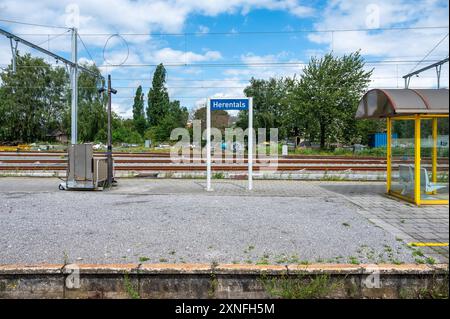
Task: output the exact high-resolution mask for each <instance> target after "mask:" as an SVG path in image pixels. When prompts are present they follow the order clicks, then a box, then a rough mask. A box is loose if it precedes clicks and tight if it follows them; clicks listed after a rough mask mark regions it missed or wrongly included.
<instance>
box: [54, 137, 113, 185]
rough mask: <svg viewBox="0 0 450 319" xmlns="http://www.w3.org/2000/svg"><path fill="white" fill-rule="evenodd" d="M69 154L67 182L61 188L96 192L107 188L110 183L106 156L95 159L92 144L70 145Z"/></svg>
mask: <svg viewBox="0 0 450 319" xmlns="http://www.w3.org/2000/svg"><path fill="white" fill-rule="evenodd" d="M68 153H69V162H68V165H69V166H68V170H67V182H66V183H65V185H63V184H61V186H60V188H64V189H66V188H67V189H78V190H83V189H84V190H89V189H91V190H94V189H98V188H99V187H103V186H105V184H106V183H107V181H108V159H107V157H106V156H96V157H94V149H93V145H92V144H75V145H70V146H69V152H68ZM113 167H114V164H113ZM113 175H114V173H113Z"/></svg>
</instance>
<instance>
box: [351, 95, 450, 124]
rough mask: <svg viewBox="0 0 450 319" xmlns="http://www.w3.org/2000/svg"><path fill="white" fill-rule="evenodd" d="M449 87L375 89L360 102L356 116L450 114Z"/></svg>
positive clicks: (383, 116) (373, 117)
mask: <svg viewBox="0 0 450 319" xmlns="http://www.w3.org/2000/svg"><path fill="white" fill-rule="evenodd" d="M448 99H449V95H448V89H420V90H419V89H373V90H370V91H368V92H367V93H366V94H364V96H363V97H362V99H361V101H360V102H359V106H358V110H357V111H356V118H358V119H369V118H372V119H376V118H385V117H390V116H396V115H397V116H399V115H413V114H448Z"/></svg>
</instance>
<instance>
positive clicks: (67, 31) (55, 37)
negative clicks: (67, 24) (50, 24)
mask: <svg viewBox="0 0 450 319" xmlns="http://www.w3.org/2000/svg"><path fill="white" fill-rule="evenodd" d="M70 31H71V30H70V29H69V30H66V31H65V32H63V33H60V34H56V35H54V36H53V37H49V38H48V39H47V40H45V41H44V42H41V43H38V44H36V45H37V46H41V45H43V44H46V43H47V42H50V41H52V40H54V39H57V38H59V37H61V36H63V35H65V34H68V33H69V32H70Z"/></svg>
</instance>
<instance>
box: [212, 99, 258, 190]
mask: <svg viewBox="0 0 450 319" xmlns="http://www.w3.org/2000/svg"><path fill="white" fill-rule="evenodd" d="M211 110H224V111H226V110H238V111H242V110H248V152H247V154H248V189H249V190H252V189H253V98H252V97H248V98H237V99H230V98H214V99H208V105H207V106H206V190H207V191H208V192H210V191H212V188H211Z"/></svg>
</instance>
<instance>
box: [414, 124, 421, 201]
mask: <svg viewBox="0 0 450 319" xmlns="http://www.w3.org/2000/svg"><path fill="white" fill-rule="evenodd" d="M414 139H415V143H414V201H415V203H416V205H420V116H419V115H416V119H415V129H414Z"/></svg>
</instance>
